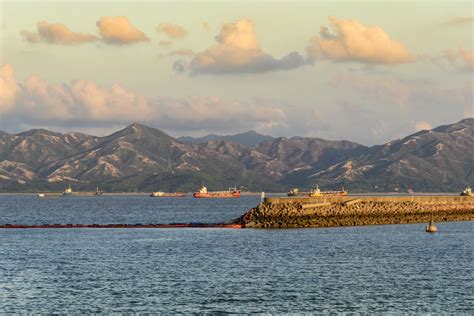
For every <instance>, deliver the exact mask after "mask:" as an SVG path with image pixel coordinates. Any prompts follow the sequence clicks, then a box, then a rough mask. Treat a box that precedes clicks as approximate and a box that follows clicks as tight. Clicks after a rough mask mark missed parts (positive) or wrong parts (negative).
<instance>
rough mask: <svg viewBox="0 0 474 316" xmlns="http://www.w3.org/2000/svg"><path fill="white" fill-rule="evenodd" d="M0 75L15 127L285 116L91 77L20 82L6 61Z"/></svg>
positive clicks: (214, 122) (240, 123) (209, 124)
mask: <svg viewBox="0 0 474 316" xmlns="http://www.w3.org/2000/svg"><path fill="white" fill-rule="evenodd" d="M0 75H1V77H0V87H1V90H0V101H1V103H0V104H1V107H0V116H1V117H2V120H3V121H4V122H5V124H7V123H8V122H14V124H15V126H19V124H24V125H29V126H35V125H36V126H38V125H39V126H41V125H43V126H58V127H69V128H70V127H83V126H87V127H88V128H90V127H107V126H115V125H117V124H128V123H130V122H132V121H139V122H148V123H150V124H153V125H157V126H158V127H159V128H167V129H170V130H174V131H176V130H203V129H210V128H213V129H216V130H218V129H227V128H228V127H229V126H234V127H235V128H238V129H239V128H242V129H251V128H262V127H272V126H276V125H278V124H280V123H281V122H283V121H284V120H285V114H284V112H283V111H282V110H281V109H279V108H278V107H274V106H272V105H261V104H257V103H255V102H252V101H250V102H230V101H226V100H222V99H220V98H217V97H191V98H187V99H176V98H168V97H163V96H160V97H157V98H155V99H151V98H148V97H145V96H143V95H140V94H139V93H136V92H134V91H131V90H129V89H127V88H125V87H123V86H120V85H117V84H115V85H112V86H111V87H110V88H108V87H103V86H100V85H98V84H96V83H94V82H92V81H88V80H75V81H72V82H71V83H70V84H48V83H47V82H45V81H44V80H43V79H41V78H40V77H38V76H30V77H28V79H26V81H25V82H24V83H23V84H21V85H19V84H17V83H16V81H15V78H14V74H13V67H12V66H11V65H4V66H1V68H0ZM12 124H13V123H12Z"/></svg>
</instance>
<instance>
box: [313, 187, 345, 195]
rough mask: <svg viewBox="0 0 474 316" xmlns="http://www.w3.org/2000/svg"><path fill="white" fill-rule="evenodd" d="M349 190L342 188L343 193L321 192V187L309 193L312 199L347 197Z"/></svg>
mask: <svg viewBox="0 0 474 316" xmlns="http://www.w3.org/2000/svg"><path fill="white" fill-rule="evenodd" d="M347 193H348V192H347V190H344V188H342V190H341V191H321V190H320V189H319V186H317V187H316V189H312V190H311V192H310V193H309V196H310V197H316V196H345V195H347Z"/></svg>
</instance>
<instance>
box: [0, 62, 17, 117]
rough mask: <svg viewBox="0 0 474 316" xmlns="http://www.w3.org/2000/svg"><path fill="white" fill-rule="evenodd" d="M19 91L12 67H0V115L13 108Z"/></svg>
mask: <svg viewBox="0 0 474 316" xmlns="http://www.w3.org/2000/svg"><path fill="white" fill-rule="evenodd" d="M19 90H20V88H19V87H18V85H17V83H16V81H15V76H14V73H13V67H12V66H11V65H9V64H6V65H2V66H0V113H2V112H7V111H9V110H10V109H11V107H13V105H14V103H15V99H16V96H17V94H18V92H19Z"/></svg>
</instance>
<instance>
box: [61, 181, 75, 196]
mask: <svg viewBox="0 0 474 316" xmlns="http://www.w3.org/2000/svg"><path fill="white" fill-rule="evenodd" d="M72 194H73V192H72V188H71V184H69V186H68V187H67V188H66V190H64V192H63V195H72Z"/></svg>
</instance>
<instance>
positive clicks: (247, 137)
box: [178, 131, 273, 147]
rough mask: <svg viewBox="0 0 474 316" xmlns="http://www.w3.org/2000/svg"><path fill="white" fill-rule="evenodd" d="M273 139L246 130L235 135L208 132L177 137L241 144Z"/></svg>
mask: <svg viewBox="0 0 474 316" xmlns="http://www.w3.org/2000/svg"><path fill="white" fill-rule="evenodd" d="M271 139H273V137H272V136H268V135H262V134H259V133H257V132H256V131H248V132H245V133H240V134H235V135H224V136H223V135H216V134H209V135H207V136H204V137H191V136H183V137H179V138H178V140H179V141H181V142H187V143H195V144H200V143H207V142H209V141H226V142H233V143H237V144H241V145H244V146H249V147H252V146H255V145H257V144H259V143H261V142H263V141H266V140H271Z"/></svg>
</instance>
